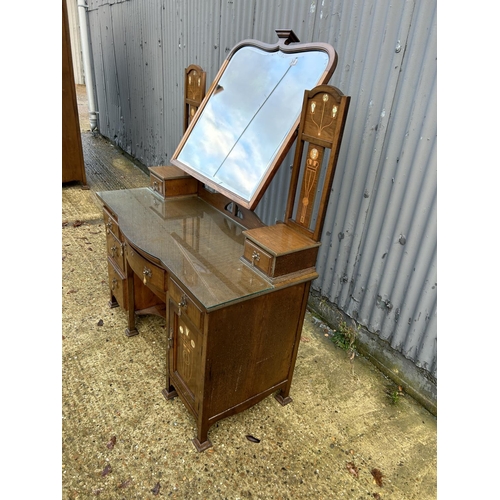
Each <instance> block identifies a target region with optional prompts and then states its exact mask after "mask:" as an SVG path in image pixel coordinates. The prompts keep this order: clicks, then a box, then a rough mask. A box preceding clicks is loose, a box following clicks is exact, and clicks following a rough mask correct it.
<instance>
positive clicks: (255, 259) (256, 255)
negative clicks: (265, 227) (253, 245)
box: [252, 250, 260, 266]
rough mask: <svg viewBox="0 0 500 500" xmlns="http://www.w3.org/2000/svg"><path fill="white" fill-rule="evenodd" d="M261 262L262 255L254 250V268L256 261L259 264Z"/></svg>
mask: <svg viewBox="0 0 500 500" xmlns="http://www.w3.org/2000/svg"><path fill="white" fill-rule="evenodd" d="M259 260H260V253H259V252H256V251H255V250H254V252H253V253H252V266H253V265H254V262H255V261H257V262H259Z"/></svg>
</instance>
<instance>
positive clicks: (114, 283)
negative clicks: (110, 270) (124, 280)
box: [111, 278, 118, 290]
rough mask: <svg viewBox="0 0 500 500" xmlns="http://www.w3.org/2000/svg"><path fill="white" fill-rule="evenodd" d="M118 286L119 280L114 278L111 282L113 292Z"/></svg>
mask: <svg viewBox="0 0 500 500" xmlns="http://www.w3.org/2000/svg"><path fill="white" fill-rule="evenodd" d="M117 284H118V281H117V279H116V278H113V281H112V282H111V290H114V289H115V288H116V285H117Z"/></svg>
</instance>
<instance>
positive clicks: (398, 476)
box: [63, 86, 437, 500]
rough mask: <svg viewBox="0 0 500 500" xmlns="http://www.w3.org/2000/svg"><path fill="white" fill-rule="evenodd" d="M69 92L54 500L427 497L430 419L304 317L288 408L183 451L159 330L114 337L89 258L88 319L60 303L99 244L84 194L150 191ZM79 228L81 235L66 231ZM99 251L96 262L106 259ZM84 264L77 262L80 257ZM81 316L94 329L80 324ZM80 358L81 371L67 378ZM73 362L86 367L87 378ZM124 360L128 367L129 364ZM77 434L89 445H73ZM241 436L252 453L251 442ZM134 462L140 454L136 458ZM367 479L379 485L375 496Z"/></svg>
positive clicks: (432, 493)
mask: <svg viewBox="0 0 500 500" xmlns="http://www.w3.org/2000/svg"><path fill="white" fill-rule="evenodd" d="M77 90H78V103H79V108H80V110H81V115H80V120H81V127H82V142H83V145H84V156H85V163H86V173H87V182H88V185H89V187H90V190H89V191H83V190H80V189H79V187H78V186H70V187H63V244H64V245H66V246H65V252H66V253H65V256H66V260H65V261H64V263H63V270H64V273H63V289H66V291H67V294H66V295H64V292H63V301H64V303H65V306H64V307H65V308H66V309H65V310H66V314H67V316H66V318H65V321H64V327H63V329H64V331H63V335H66V340H65V342H66V344H63V346H64V347H63V350H64V355H65V356H66V357H65V358H64V359H65V360H66V361H64V363H65V365H66V366H65V370H67V373H68V377H71V380H69V379H68V382H67V383H65V382H64V380H63V386H64V391H63V394H67V399H66V400H65V401H63V413H64V417H63V418H65V419H66V420H65V423H64V424H63V442H64V451H63V497H64V498H65V499H66V498H67V499H77V498H93V497H95V496H97V495H98V496H99V498H153V497H160V498H161V497H169V498H186V499H191V498H203V499H210V498H214V499H215V498H216V499H219V498H221V499H222V498H228V499H237V498H262V499H267V498H269V499H275V498H283V499H302V498H322V499H336V498H346V499H362V498H376V499H384V500H386V499H393V500H406V499H408V500H409V499H414V500H417V499H418V500H427V499H429V500H430V499H434V498H436V497H437V439H436V437H437V419H436V418H435V417H434V416H433V415H431V414H430V413H429V412H428V411H427V410H425V409H424V408H423V407H422V406H421V405H419V404H418V403H417V402H416V401H414V400H413V399H412V398H411V397H410V396H408V395H407V394H405V391H404V388H400V387H397V386H395V385H394V383H392V382H391V381H390V380H389V379H387V378H386V377H385V376H384V375H383V374H382V373H381V372H380V371H378V370H377V369H376V368H375V367H374V366H373V365H372V364H371V363H370V362H369V361H367V360H366V359H364V358H363V357H361V356H359V355H358V356H356V357H355V358H354V360H352V361H350V360H349V356H348V355H347V353H346V352H345V351H344V350H342V349H340V348H339V347H337V346H335V345H334V343H333V342H332V335H333V332H332V331H331V330H330V329H329V327H328V326H327V325H326V324H325V323H323V322H322V321H321V319H319V318H317V317H315V316H314V315H312V314H311V313H308V314H307V316H306V320H305V324H304V330H303V334H302V339H301V344H300V347H299V354H298V359H297V364H296V369H295V373H294V379H293V384H292V390H291V396H292V398H293V400H294V401H293V402H292V403H291V404H289V405H287V406H286V407H281V406H280V405H279V404H277V403H276V401H275V400H274V398H272V397H269V398H267V399H265V400H264V401H262V402H261V403H259V404H258V405H256V406H255V407H253V408H251V409H249V410H247V411H246V412H243V413H241V414H239V415H236V416H233V417H230V418H228V419H225V420H222V421H220V422H219V423H218V424H217V425H216V426H214V427H213V428H212V429H211V430H210V431H209V438H210V439H211V441H212V443H213V445H214V446H213V448H211V449H209V450H207V451H206V452H203V453H201V454H200V453H197V452H196V451H195V450H194V447H193V445H192V444H191V438H192V437H193V436H194V429H195V423H194V420H193V419H192V417H191V415H190V414H189V412H188V411H187V410H186V409H185V408H184V407H183V405H182V403H181V402H180V401H179V400H178V398H177V399H176V400H174V401H165V400H162V397H161V389H162V388H163V387H162V386H161V384H162V379H161V368H162V367H163V354H162V349H163V343H162V342H163V341H162V340H161V338H162V336H161V335H162V332H163V329H164V324H162V322H161V318H156V317H154V318H149V319H148V318H145V319H141V323H140V324H139V325H138V326H139V329H140V330H141V327H142V330H141V335H140V336H138V337H134V339H126V338H124V335H123V331H124V328H125V326H126V319H125V315H124V314H122V313H121V312H120V311H117V310H114V312H113V313H111V312H110V310H108V309H106V307H105V304H104V302H105V296H106V290H105V288H106V286H107V283H106V280H107V276H106V269H105V263H104V262H102V264H100V259H99V258H97V260H96V261H95V263H94V264H92V265H93V266H94V268H95V270H96V271H95V272H96V273H97V274H98V276H96V277H95V281H96V283H97V285H96V286H97V289H96V290H93V291H91V292H90V296H92V297H93V299H91V300H92V312H88V311H86V310H85V308H84V307H85V304H84V303H82V302H80V303H78V308H73V307H72V303H71V301H73V300H77V298H78V297H77V294H76V293H70V292H72V291H74V289H75V288H76V287H77V286H78V283H81V279H82V278H81V276H80V273H79V268H78V267H79V262H81V260H79V259H80V257H78V255H79V252H80V251H81V249H80V247H83V248H84V249H85V250H88V248H85V247H84V243H82V241H83V242H85V244H87V245H88V244H92V247H93V248H94V247H97V248H100V245H104V239H103V238H104V236H103V233H102V231H103V228H102V221H101V220H100V215H99V213H100V212H99V210H100V207H99V202H98V200H97V198H96V197H95V192H96V191H99V190H103V189H122V188H132V187H138V186H140V185H148V176H147V174H145V172H144V171H142V170H141V169H140V168H138V166H137V165H134V163H133V162H132V161H131V160H130V159H129V158H127V157H126V155H124V154H122V153H121V152H120V151H119V150H118V149H117V148H115V147H114V146H112V145H111V144H110V143H109V142H108V141H107V140H105V139H104V138H102V137H100V136H98V135H94V134H92V133H90V132H89V126H88V121H86V116H85V105H86V96H85V88H84V87H82V86H77ZM77 220H78V221H79V222H80V223H83V224H81V225H80V224H78V225H75V224H74V222H75V221H77ZM65 238H66V239H65ZM99 252H101V254H102V255H103V256H105V249H104V248H103V249H100V250H99ZM94 253H95V252H92V254H94ZM85 255H86V257H85V259H86V260H85V262H87V261H88V259H89V256H88V255H89V252H86V253H85ZM91 257H93V255H92V256H91ZM89 262H90V261H89ZM86 265H90V264H86ZM80 266H81V264H80ZM100 274H102V276H101V275H100ZM65 280H66V281H65ZM79 280H80V281H79ZM103 283H104V284H103ZM82 286H83V285H82ZM101 294H102V296H101ZM84 302H85V301H84ZM96 308H98V310H99V311H100V312H96ZM99 308H100V309H99ZM85 314H87V316H88V315H92V314H94V317H92V318H91V319H90V320H89V319H88V318H87V317H85ZM95 314H101V315H102V317H103V318H104V329H105V333H103V335H104V337H106V341H105V342H108V340H109V341H110V342H111V343H113V342H114V343H115V345H114V346H112V347H113V351H112V355H111V354H110V356H109V357H106V356H104V357H103V355H104V354H103V353H104V352H105V351H104V349H105V348H106V349H109V348H110V347H111V346H110V345H109V342H108V344H107V345H104V344H101V346H99V344H97V345H94V343H95V342H96V334H99V333H101V332H103V330H102V329H101V330H99V328H95V321H94V320H95V319H96V316H95ZM87 322H88V324H87V325H86V323H87ZM89 330H90V335H89ZM104 337H103V338H104ZM102 342H104V341H102ZM83 346H85V349H83ZM93 349H96V350H95V355H92V353H93V352H94V351H93ZM145 352H147V353H148V357H145V358H144V364H143V365H142V366H141V369H140V371H139V372H137V373H136V372H134V366H135V365H136V362H137V359H141V356H144V353H145ZM78 356H80V361H79V364H81V366H79V367H76V365H75V361H74V359H75V358H76V357H78ZM81 357H84V358H85V360H86V361H85V362H86V363H88V366H86V367H85V369H84V366H83V364H82V363H84V361H82V360H81ZM129 358H130V360H129ZM132 358H133V359H134V364H131V363H129V361H132ZM100 363H101V364H100ZM120 367H125V368H124V369H123V370H120ZM113 370H115V371H118V372H119V373H120V377H119V381H118V382H116V379H115V378H113V383H114V384H115V387H116V386H118V388H115V389H114V391H115V392H113V393H112V394H111V393H109V391H108V393H106V394H105V395H103V396H102V399H101V396H99V395H98V394H96V391H95V390H94V391H92V389H91V388H86V389H85V390H84V389H82V388H81V385H82V384H81V379H80V382H79V385H78V386H77V387H78V388H79V389H78V390H79V391H80V392H82V396H81V398H78V400H75V396H74V390H73V389H74V387H76V385H73V384H75V382H74V379H75V377H77V378H78V377H91V380H92V382H89V386H91V385H94V386H95V387H105V386H106V385H107V384H106V381H107V378H108V377H114V376H115V372H114V371H113ZM111 373H112V374H113V375H111ZM127 377H129V378H130V379H129V378H127ZM120 384H122V385H120ZM116 391H117V392H118V393H120V394H117V392H116ZM110 398H111V400H110ZM113 398H115V399H113ZM120 398H123V401H122V400H120ZM118 401H122V403H121V404H120V408H119V409H120V411H119V412H118V415H120V417H119V418H120V420H119V422H120V431H119V434H118V441H117V443H118V444H117V445H116V447H115V448H116V450H112V451H110V450H109V448H108V449H106V448H105V447H103V446H101V447H100V448H99V447H96V444H95V442H96V440H97V441H99V438H97V439H96V431H95V429H93V426H92V424H91V422H95V421H96V420H97V421H99V418H102V413H103V411H104V410H103V408H104V407H108V406H110V405H113V404H115V405H118ZM85 402H86V403H85ZM131 402H136V405H135V406H134V405H131ZM144 407H148V408H155V411H154V413H155V414H154V415H150V414H148V415H147V418H148V419H149V420H148V421H147V422H148V425H147V426H143V425H141V424H140V422H141V418H142V419H144V418H146V417H145V416H144V415H142V413H140V412H141V411H143V410H144ZM114 411H117V410H116V409H115V410H114ZM138 412H139V413H138ZM115 419H116V416H113V420H109V422H108V421H106V422H108V427H106V431H105V432H103V433H101V434H103V435H102V436H100V439H101V441H106V440H107V437H106V436H108V435H110V434H113V433H116V430H115V429H114V428H113V426H116V425H117V423H116V420H115ZM77 420H80V422H78V421H77ZM87 425H88V432H87V431H86V432H82V433H81V435H76V434H78V433H79V432H80V431H79V429H87V427H86V426H87ZM94 426H95V424H94ZM101 427H102V426H101ZM101 430H102V429H101ZM247 435H253V436H255V437H256V438H258V439H259V440H260V442H258V443H255V442H252V441H249V440H248V439H247V438H246V436H247ZM162 440H164V441H165V442H163V441H162ZM159 441H160V443H159ZM101 444H102V443H101ZM126 445H127V446H126ZM134 446H135V448H134ZM137 449H139V450H140V449H142V450H143V453H142V457H143V458H142V459H140V458H139V459H138V456H139V452H138V451H137ZM113 453H114V455H113ZM111 462H113V469H112V472H110V473H109V474H107V475H105V476H106V477H104V475H103V472H104V471H105V469H106V464H107V463H111ZM376 471H379V472H380V473H381V474H382V481H381V482H379V483H378V484H377V481H376V477H375V476H376V475H377V472H376ZM130 478H133V479H130ZM124 485H125V486H124Z"/></svg>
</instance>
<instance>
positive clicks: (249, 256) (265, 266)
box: [243, 239, 274, 276]
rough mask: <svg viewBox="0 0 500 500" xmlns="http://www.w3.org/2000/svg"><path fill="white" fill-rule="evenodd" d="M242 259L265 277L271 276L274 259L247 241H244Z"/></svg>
mask: <svg viewBox="0 0 500 500" xmlns="http://www.w3.org/2000/svg"><path fill="white" fill-rule="evenodd" d="M243 257H244V258H245V259H246V260H247V261H248V262H250V263H251V264H252V266H254V267H256V268H257V269H260V270H261V271H262V272H263V273H264V274H266V275H267V276H272V275H273V271H274V257H273V256H272V255H271V254H269V253H267V252H266V251H265V250H263V249H262V248H261V247H259V246H257V245H255V244H254V243H253V242H252V241H250V240H248V239H247V240H245V247H244V249H243Z"/></svg>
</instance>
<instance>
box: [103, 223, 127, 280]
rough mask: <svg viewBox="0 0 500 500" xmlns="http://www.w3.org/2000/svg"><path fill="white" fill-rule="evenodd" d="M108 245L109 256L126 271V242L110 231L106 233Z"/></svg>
mask: <svg viewBox="0 0 500 500" xmlns="http://www.w3.org/2000/svg"><path fill="white" fill-rule="evenodd" d="M106 247H107V249H108V257H109V258H110V259H112V260H113V261H114V262H115V263H116V264H117V265H118V267H119V268H120V269H121V270H122V272H123V273H124V272H125V255H124V244H123V243H122V242H121V241H120V240H119V239H118V238H117V237H116V236H115V235H114V234H113V233H111V232H109V233H108V234H106Z"/></svg>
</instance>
